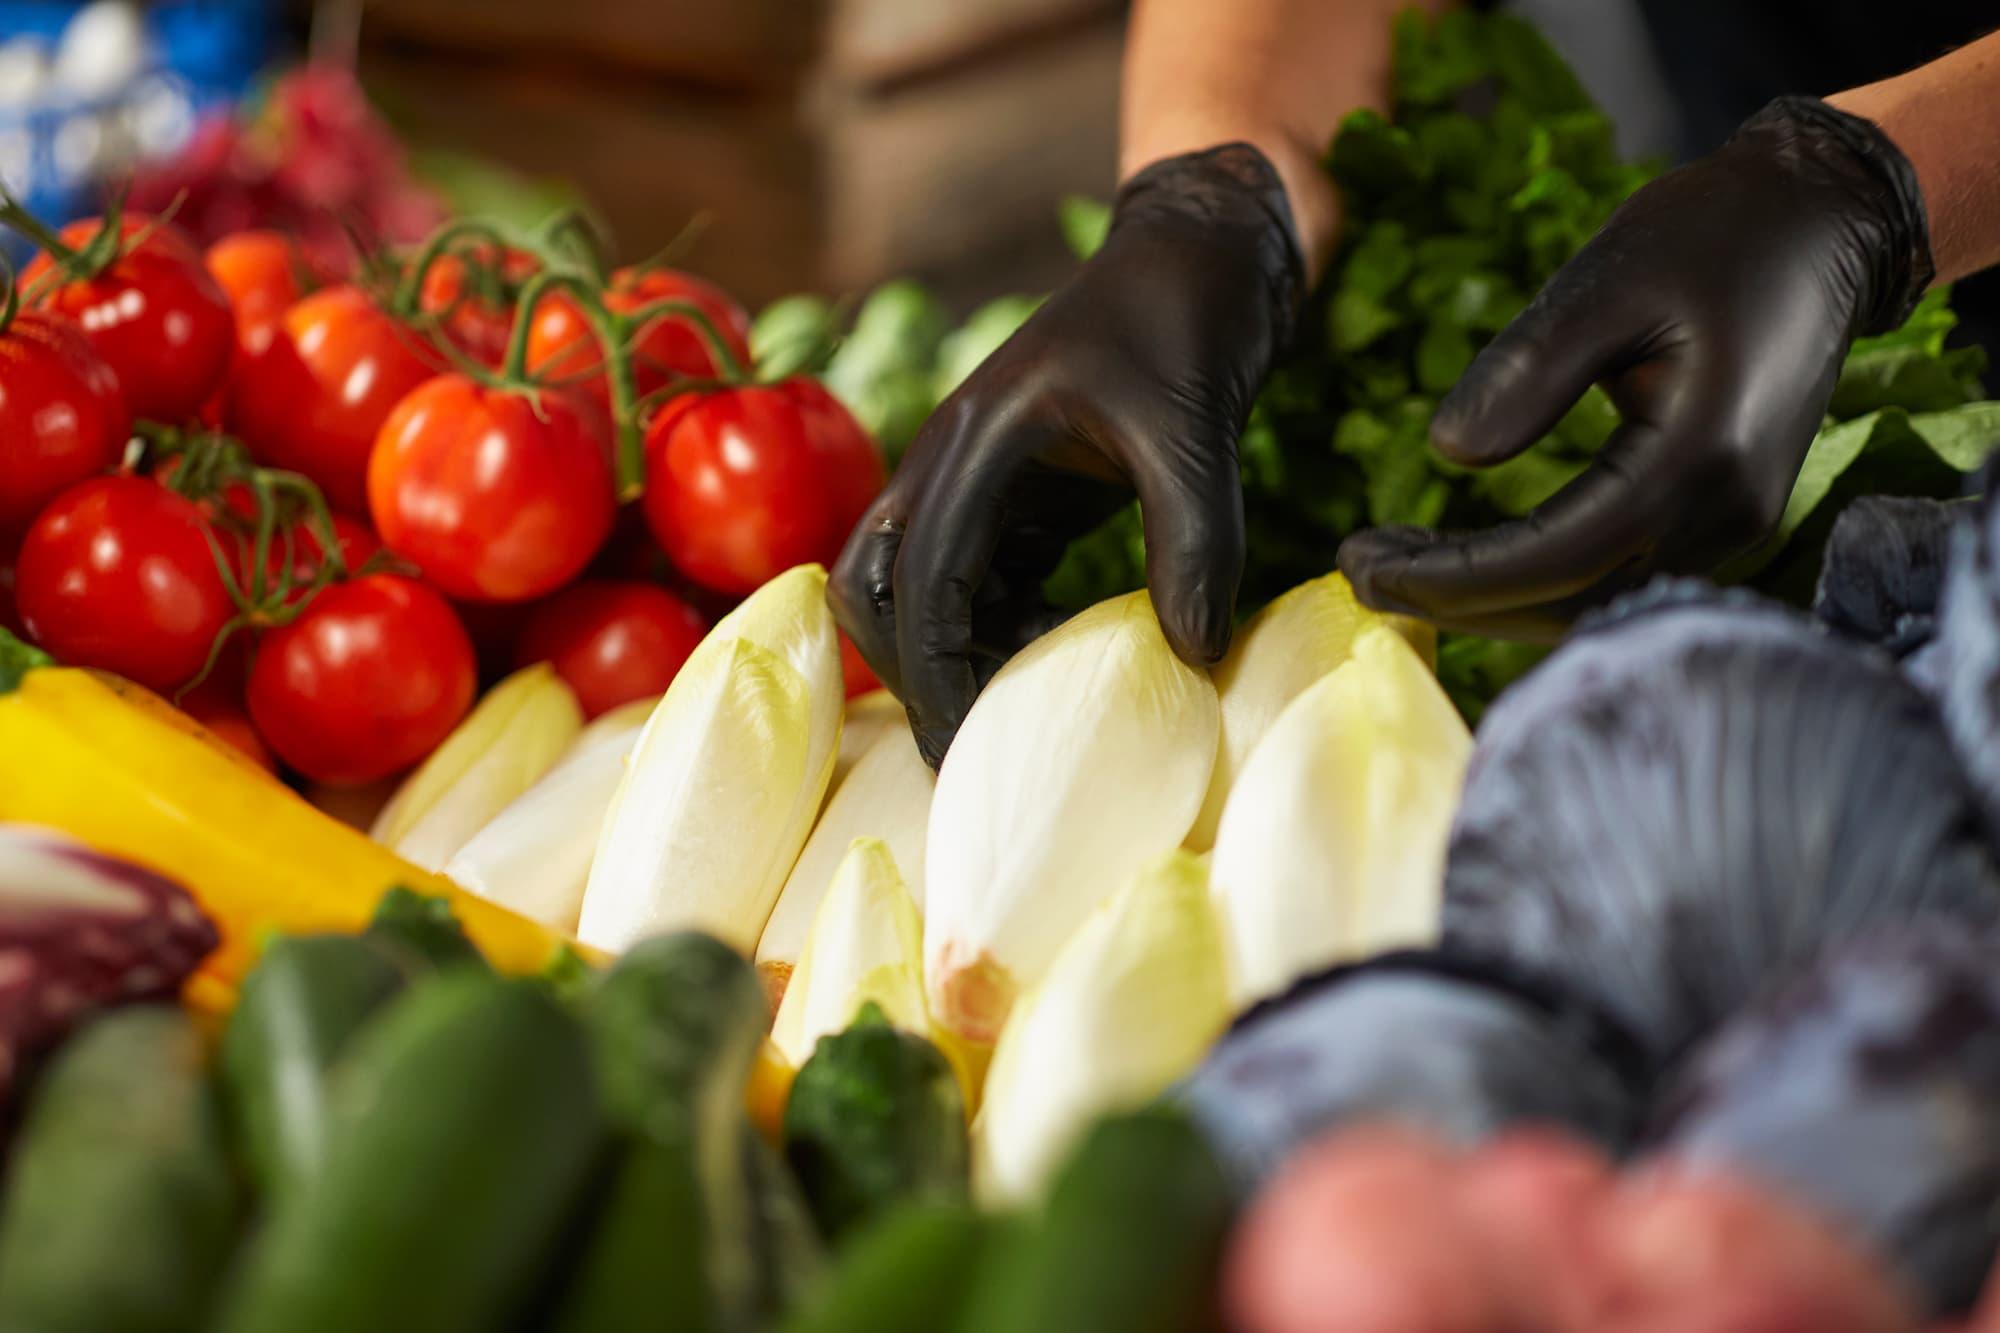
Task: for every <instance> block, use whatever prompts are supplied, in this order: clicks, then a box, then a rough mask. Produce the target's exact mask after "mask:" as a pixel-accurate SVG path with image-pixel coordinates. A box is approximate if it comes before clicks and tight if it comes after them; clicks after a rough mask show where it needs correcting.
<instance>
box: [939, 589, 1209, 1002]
mask: <svg viewBox="0 0 2000 1333" xmlns="http://www.w3.org/2000/svg"><path fill="white" fill-rule="evenodd" d="M1216 714H1217V710H1216V702H1215V687H1214V686H1213V685H1211V684H1210V683H1209V680H1208V674H1207V673H1206V672H1203V671H1199V670H1196V669H1195V668H1193V667H1190V666H1188V665H1187V664H1186V663H1184V662H1182V661H1181V660H1180V659H1179V658H1178V657H1176V656H1174V652H1173V650H1172V649H1171V648H1169V647H1168V646H1167V641H1166V637H1165V636H1164V635H1163V634H1161V632H1160V622H1159V620H1158V619H1157V618H1156V617H1155V616H1154V614H1153V604H1152V602H1151V601H1150V600H1149V599H1148V598H1147V596H1146V594H1145V593H1143V592H1136V593H1132V594H1129V595H1127V596H1124V597H1114V598H1112V599H1111V600H1110V601H1106V602H1100V603H1099V604H1098V605H1096V606H1093V607H1091V608H1090V609H1089V610H1087V611H1085V612H1083V613H1082V614H1081V615H1078V616H1077V617H1075V618H1074V619H1072V620H1070V621H1068V622H1067V623H1065V624H1063V625H1062V626H1060V627H1059V628H1057V629H1056V630H1054V631H1052V632H1051V633H1049V634H1046V635H1044V636H1043V637H1042V638H1040V639H1037V640H1036V641H1035V642H1034V643H1032V644H1030V645H1028V647H1027V648H1026V649H1025V650H1023V651H1022V652H1021V653H1019V654H1018V655H1017V656H1015V657H1014V659H1013V660H1012V661H1010V662H1008V663H1007V665H1006V666H1004V667H1002V668H1001V669H1000V671H999V673H998V674H997V675H995V676H994V677H993V681H992V683H991V684H989V685H988V686H987V687H986V689H985V692H984V693H982V694H981V695H980V696H979V699H978V701H977V702H976V703H975V704H974V705H973V707H972V711H971V713H970V715H969V716H968V717H967V718H966V719H965V724H964V726H962V727H961V728H960V729H959V732H958V737H957V739H956V740H954V741H953V742H952V746H951V750H950V752H949V753H948V754H947V755H946V756H945V761H944V767H943V769H942V770H941V771H940V773H939V774H938V784H937V795H936V797H935V798H934V799H933V801H932V803H931V823H930V833H929V841H928V846H927V848H926V864H925V874H924V915H925V920H924V974H925V979H926V982H927V985H928V988H929V994H930V1003H931V1014H932V1017H933V1018H934V1019H935V1020H936V1021H937V1022H938V1023H939V1025H941V1026H942V1027H944V1028H946V1029H948V1030H950V1031H951V1032H953V1033H955V1034H956V1035H958V1036H959V1037H962V1038H964V1039H966V1040H968V1041H973V1042H991V1041H992V1040H993V1039H994V1038H995V1037H997V1036H998V1035H999V1034H1000V1025H1001V1024H1002V1023H1003V1022H1004V1021H1005V1020H1006V1017H1007V1011H1008V1009H1009V1008H1010V1007H1011V1006H1012V1005H1013V1002H1014V998H1015V997H1016V996H1017V995H1019V994H1020V993H1021V992H1022V991H1023V990H1025V989H1027V988H1028V987H1031V986H1033V985H1034V984H1035V983H1036V982H1037V981H1039V980H1041V977H1042V974H1043V973H1044V972H1046V971H1047V970H1048V966H1049V964H1050V963H1051V962H1053V961H1054V959H1055V955H1056V951H1057V950H1058V949H1060V948H1061V947H1062V944H1063V941H1064V940H1066V939H1068V938H1069V936H1070V933H1071V932H1072V931H1074V930H1075V929H1076V927H1077V926H1078V925H1080V924H1081V923H1082V921H1083V919H1084V918H1085V917H1087V916H1088V915H1090V912H1091V909H1093V908H1094V907H1096V906H1097V905H1098V904H1099V903H1101V902H1103V901H1104V900H1105V899H1106V898H1107V897H1109V896H1110V895H1111V894H1113V893H1115V892H1117V890H1118V888H1119V887H1120V886H1121V885H1123V884H1124V883H1126V882H1127V881H1128V880H1130V879H1131V878H1132V876H1133V875H1134V874H1135V873H1137V871H1138V870H1139V868H1140V867H1141V866H1143V865H1145V864H1146V863H1148V862H1149V861H1151V860H1153V859H1154V858H1155V857H1157V856H1159V855H1160V854H1161V853H1163V852H1166V851H1170V850H1172V849H1173V848H1174V847H1175V846H1177V845H1178V844H1179V843H1180V841H1181V839H1182V838H1183V837H1185V836H1186V835H1187V831H1188V826H1189V825H1190V824H1191V823H1192V822H1193V821H1194V816H1195V812H1196V811H1197V810H1199V809H1200V808H1201V799H1202V793H1203V792H1205V791H1206V790H1207V788H1208V774H1209V769H1210V768H1211V767H1213V766H1214V763H1215V738H1216V727H1217V718H1216Z"/></svg>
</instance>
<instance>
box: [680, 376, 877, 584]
mask: <svg viewBox="0 0 2000 1333" xmlns="http://www.w3.org/2000/svg"><path fill="white" fill-rule="evenodd" d="M882 481H883V472H882V456H881V455H880V454H878V453H877V452H876V451H875V445H874V442H873V441H871V440H870V439H869V438H868V433H867V432H866V431H864V430H862V429H861V426H860V424H859V423H858V422H856V421H855V420H854V418H853V417H852V416H851V415H849V413H848V411H847V409H846V408H844V407H842V406H841V405H840V401H839V400H838V399H836V398H835V397H834V396H833V395H832V394H830V393H828V392H827V391H826V389H825V388H824V387H822V386H821V385H820V384H819V382H818V381H816V380H810V379H803V378H801V379H790V380H785V381H783V382H782V383H779V384H771V385H741V386H736V387H731V388H726V389H717V390H713V391H708V392H700V393H689V394H683V395H681V396H680V397H678V398H672V399H669V400H668V401H667V404H666V406H665V407H664V408H662V409H661V410H660V412H659V414H658V415H657V416H655V417H654V418H653V421H652V424H651V425H650V426H648V427H647V429H646V494H645V498H644V501H643V504H644V507H645V511H646V521H647V523H648V524H649V525H650V526H651V528H652V529H653V536H654V537H655V538H656V539H657V540H658V541H659V543H660V546H661V548H662V549H663V550H665V551H666V553H667V558H668V559H670V560H672V561H673V562H674V565H675V566H676V567H677V568H679V569H680V570H681V572H682V573H684V574H686V575H687V576H688V577H689V578H691V579H693V580H695V581H696V582H697V583H702V584H706V585H707V586H709V587H711V588H716V589H719V590H721V591H723V592H733V593H748V592H750V591H752V590H753V589H755V588H756V587H757V586H758V585H760V584H762V583H764V582H765V581H766V580H768V579H771V578H773V577H775V576H776V575H778V574H780V573H782V572H783V571H785V570H787V569H790V568H791V567H792V566H793V565H799V564H805V563H806V562H808V561H819V562H820V563H822V564H831V563H832V562H833V560H834V557H836V556H838V555H839V554H840V548H841V545H842V543H844V542H845V541H846V540H847V534H848V532H849V530H850V529H852V528H853V527H854V525H855V523H857V522H858V521H859V520H860V518H861V515H862V512H863V511H864V510H866V509H867V508H868V504H869V502H870V501H871V500H873V499H874V498H875V494H876V492H878V491H880V490H881V489H882Z"/></svg>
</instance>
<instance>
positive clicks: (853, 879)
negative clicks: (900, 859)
mask: <svg viewBox="0 0 2000 1333" xmlns="http://www.w3.org/2000/svg"><path fill="white" fill-rule="evenodd" d="M923 936H924V927H923V921H922V920H921V918H919V917H918V915H917V905H916V904H915V903H914V902H912V901H911V900H910V892H909V889H908V888H907V887H905V885H904V883H903V877H902V875H901V874H900V873H899V872H898V871H897V869H896V858H895V856H894V855H893V854H892V853H891V852H890V850H889V846H888V844H887V843H885V842H883V841H882V840H881V839H880V838H857V839H855V840H854V844H853V845H852V846H851V847H849V848H848V849H847V854H846V855H845V856H843V857H842V858H841V860H840V868H839V869H838V870H837V871H836V872H835V873H834V876H833V884H832V885H831V887H829V888H828V889H827V892H826V897H825V899H823V900H822V901H821V903H820V904H819V911H818V913H816V914H815V915H814V917H813V923H812V934H811V935H809V936H808V937H807V939H806V946H805V951H804V952H803V953H802V954H800V956H799V965H798V968H797V970H796V971H794V972H793V973H792V978H791V985H789V986H787V987H786V988H785V998H784V1001H783V1003H781V1004H780V1005H779V1006H778V1016H777V1019H776V1021H774V1022H773V1023H772V1025H771V1041H772V1043H773V1044H774V1045H776V1046H777V1048H778V1049H779V1050H780V1051H783V1052H784V1054H785V1058H786V1059H787V1060H789V1061H790V1062H791V1063H792V1064H793V1066H795V1067H796V1066H798V1065H802V1064H804V1063H805V1061H806V1057H807V1056H809V1055H811V1054H812V1052H813V1047H814V1046H816V1045H818V1044H819V1039H820V1038H821V1037H824V1036H826V1035H827V1034H828V1033H830V1032H841V1031H844V1030H846V1028H847V1025H848V1024H849V1023H852V1022H853V1021H854V1016H855V1015H856V1014H857V1013H859V1012H860V1011H861V1007H862V1006H863V1005H865V1004H868V1003H869V1002H871V1001H872V1002H873V1003H875V1004H878V1005H880V1006H881V1007H882V1015H883V1017H885V1018H887V1019H888V1020H889V1022H891V1023H893V1024H894V1025H895V1026H897V1027H899V1028H903V1029H904V1030H906V1031H909V1032H917V1033H921V1032H924V1031H925V1030H926V1028H927V1027H928V1026H929V1024H928V1022H927V1021H926V1019H925V1016H924V976H923Z"/></svg>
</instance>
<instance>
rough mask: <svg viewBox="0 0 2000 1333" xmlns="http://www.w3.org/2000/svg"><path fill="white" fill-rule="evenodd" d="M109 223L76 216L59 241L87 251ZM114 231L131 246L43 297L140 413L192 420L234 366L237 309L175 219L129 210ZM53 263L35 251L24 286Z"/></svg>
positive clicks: (147, 416)
mask: <svg viewBox="0 0 2000 1333" xmlns="http://www.w3.org/2000/svg"><path fill="white" fill-rule="evenodd" d="M103 226H104V222H103V219H101V218H92V219H86V220H85V221H82V222H73V223H71V224H70V225H69V226H67V227H64V228H63V229H62V232H61V239H62V243H63V244H64V245H66V246H68V247H69V248H70V249H72V250H83V249H84V248H85V247H87V246H88V245H89V244H90V242H91V240H92V239H93V238H95V237H96V236H97V234H98V232H100V231H101V230H102V229H103ZM118 231H119V236H120V238H121V242H122V244H125V245H129V246H131V247H132V248H131V249H129V250H127V251H126V252H125V253H124V254H122V255H120V256H119V257H118V258H117V259H115V260H113V261H112V262H111V263H110V264H109V265H108V266H107V267H105V268H104V270H103V271H102V272H99V273H97V274H96V275H95V276H93V277H79V278H71V279H70V280H69V281H66V282H61V283H59V284H58V285H56V286H55V287H53V288H51V289H50V290H48V291H47V292H46V293H45V294H43V295H42V296H40V297H39V298H38V302H37V303H38V305H39V306H40V307H41V308H42V309H45V310H53V311H56V312H58V313H60V314H64V315H67V316H69V317H70V318H71V319H74V320H75V321H76V322H77V324H78V325H80V326H81V327H82V329H83V334H84V336H85V337H86V338H88V339H89V340H90V343H91V345H92V346H93V347H95V348H96V349H97V352H98V355H100V356H102V357H103V358H104V360H105V361H106V362H107V363H109V364H110V366H111V369H112V370H113V371H115V372H117V375H118V384H119V387H120V388H122V389H123V390H124V393H125V405H126V406H127V407H129V408H130V409H131V410H132V414H133V415H134V416H137V417H143V418H145V419H147V420H149V421H164V422H168V423H179V422H183V421H186V420H188V419H189V418H191V417H193V416H194V415H195V414H196V413H197V412H199V411H200V410H201V407H202V404H204V403H206V402H207V401H208V399H209V396H210V395H211V394H213V393H214V392H215V390H216V388H217V387H218V386H220V385H221V383H222V381H223V377H224V376H225V375H227V374H228V373H229V361H230V356H231V355H232V353H233V352H234V350H235V347H236V319H235V316H234V315H233V314H231V313H230V309H229V301H228V298H227V297H225V296H224V295H223V294H222V288H221V287H220V286H218V285H217V284H216V281H215V278H214V276H213V275H211V274H210V273H209V271H208V268H207V267H206V266H205V265H204V264H203V263H202V258H201V252H200V251H199V250H197V249H196V248H195V246H194V242H192V241H190V240H189V239H188V238H187V235H186V234H185V233H184V232H182V231H181V230H180V229H179V228H177V227H175V226H174V225H173V224H172V223H171V222H167V221H165V220H164V219H160V218H151V217H146V216H144V215H141V214H136V213H127V214H124V215H123V216H122V217H121V218H120V219H119V226H118ZM140 233H144V236H143V237H141V236H140ZM57 265H58V261H56V260H55V259H53V258H51V257H50V255H49V254H48V253H46V252H44V253H42V254H39V255H37V256H35V258H34V260H33V262H31V263H30V264H29V265H28V267H27V268H26V269H25V270H23V271H22V274H21V284H22V287H23V288H24V289H28V290H32V289H33V288H34V287H35V286H36V284H37V283H38V282H39V281H40V280H41V278H42V276H43V275H44V274H48V273H51V272H52V271H55V270H56V268H57Z"/></svg>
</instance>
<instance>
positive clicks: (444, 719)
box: [249, 574, 477, 786]
mask: <svg viewBox="0 0 2000 1333" xmlns="http://www.w3.org/2000/svg"><path fill="white" fill-rule="evenodd" d="M476 686H477V678H476V673H475V669H474V665H473V659H472V643H471V641H470V640H469V639H467V638H466V636H465V628H464V626H462V625H460V624H459V623H458V617H457V616H455V615H454V614H452V609H451V606H450V605H449V604H448V603H447V602H446V601H445V600H444V598H443V597H441V596H439V595H438V594H437V593H435V592H433V591H431V590H430V589H429V588H426V587H424V585H422V584H421V583H418V582H416V581H415V580H414V579H406V578H402V577H400V576H398V575H394V574H369V575H364V576H363V577H361V578H358V579H353V580H350V581H349V582H346V583H337V584H335V585H333V586H332V587H330V588H326V589H324V590H323V591H321V592H320V594H319V595H318V596H316V597H314V598H313V600H312V602H311V603H310V604H308V605H307V607H306V608H305V610H303V611H301V612H300V613H299V616H298V618H297V619H296V620H293V621H292V622H291V623H290V624H288V625H281V626H279V627H278V628H276V629H273V630H270V631H269V632H267V633H266V634H265V635H264V637H263V639H262V641H261V642H259V643H258V645H257V656H256V658H255V660H254V661H253V662H252V663H251V666H250V687H249V704H250V717H251V720H252V721H254V722H255V723H256V724H257V731H258V733H259V734H260V735H262V736H263V738H264V740H265V742H266V743H267V744H269V745H270V747H271V749H272V750H273V751H275V752H276V754H277V755H278V757H279V758H280V759H282V760H284V761H285V763H287V764H289V765H290V766H291V767H293V768H295V769H297V770H298V771H299V772H301V773H303V774H305V775H306V776H307V777H309V778H312V779H314V780H316V781H319V782H331V783H338V784H341V785H343V786H353V785H358V784H360V783H364V782H372V781H374V780H375V779H377V778H382V777H387V776H388V775H389V774H391V773H395V772H398V771H400V770H402V769H405V768H408V767H409V766H410V765H411V764H414V763H416V762H417V761H418V760H420V759H422V758H423V757H424V756H425V755H427V754H429V753H430V752H431V751H432V750H434V749H436V748H437V746H438V743H439V742H441V741H442V740H444V738H445V737H446V736H447V735H449V734H450V733H451V729H452V728H453V727H455V726H457V725H458V721H459V719H460V718H462V717H464V716H465V711H466V709H468V708H470V707H471V706H472V696H473V691H474V689H475V688H476Z"/></svg>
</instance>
